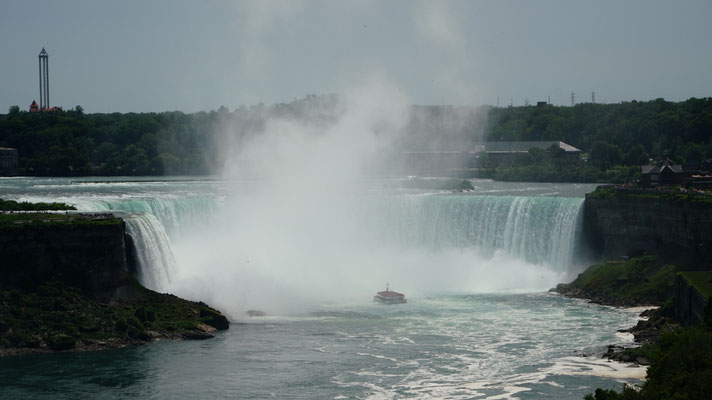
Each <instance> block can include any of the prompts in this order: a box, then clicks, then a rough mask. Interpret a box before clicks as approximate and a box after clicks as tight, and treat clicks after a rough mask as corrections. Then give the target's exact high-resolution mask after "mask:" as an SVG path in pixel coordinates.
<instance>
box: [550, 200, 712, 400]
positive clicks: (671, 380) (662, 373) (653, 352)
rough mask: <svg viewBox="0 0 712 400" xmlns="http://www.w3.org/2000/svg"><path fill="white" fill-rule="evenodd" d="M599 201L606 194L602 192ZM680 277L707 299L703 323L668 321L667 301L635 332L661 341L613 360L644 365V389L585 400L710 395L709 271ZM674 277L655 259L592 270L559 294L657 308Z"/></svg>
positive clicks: (603, 393)
mask: <svg viewBox="0 0 712 400" xmlns="http://www.w3.org/2000/svg"><path fill="white" fill-rule="evenodd" d="M600 195H603V196H605V195H607V194H606V192H605V191H604V192H603V194H600ZM680 274H681V275H682V276H683V277H685V279H687V280H688V282H690V283H691V284H693V285H694V286H695V287H697V288H698V289H699V290H700V291H703V290H704V292H703V293H704V295H705V296H707V297H708V301H707V306H706V308H705V321H704V323H703V324H701V325H699V326H688V327H681V326H680V324H679V323H677V322H675V321H673V320H671V318H673V317H674V299H673V298H668V299H667V300H666V301H665V302H664V304H663V306H662V307H660V308H659V309H658V310H656V311H655V312H654V313H653V314H652V316H651V317H650V319H649V320H648V321H647V322H645V323H641V324H642V327H641V328H640V329H641V330H639V331H634V332H637V333H635V334H636V335H638V334H649V332H650V330H651V329H653V330H657V331H659V332H661V333H662V336H661V337H660V339H659V340H657V341H656V342H652V343H646V344H644V345H642V346H641V347H637V348H629V349H625V350H624V353H625V354H624V356H623V357H618V358H617V359H628V360H631V359H635V360H641V357H642V358H645V359H647V360H648V361H649V362H650V367H649V368H648V373H647V377H646V381H645V383H644V384H643V385H642V386H641V387H640V388H635V387H631V386H628V385H624V386H623V388H622V390H621V391H620V392H618V391H616V390H607V389H600V388H599V389H596V391H595V392H594V393H591V394H588V395H586V396H585V399H586V400H649V399H650V400H663V399H665V400H666V399H704V398H707V397H709V393H712V298H710V297H709V295H710V291H712V283H711V282H710V281H709V279H710V277H712V271H694V272H689V271H684V272H680ZM674 276H675V273H674V267H673V266H672V265H664V264H663V263H662V261H661V260H660V259H659V258H658V257H655V256H645V257H640V258H635V259H631V260H629V261H627V262H614V263H604V264H597V265H593V266H591V267H589V268H588V269H587V270H586V271H585V272H583V273H582V274H581V275H579V277H578V278H577V279H576V280H575V281H574V282H573V283H571V284H570V285H565V287H564V288H563V289H565V290H573V291H574V294H584V295H585V296H586V297H589V298H594V299H596V298H597V296H599V298H600V297H601V296H602V297H604V298H606V299H608V300H609V303H616V301H615V299H618V300H620V301H619V303H621V304H626V303H628V302H629V300H630V299H635V300H636V301H638V302H643V303H645V302H651V303H657V302H659V300H660V299H664V297H665V295H664V294H665V292H666V290H665V288H666V287H667V286H668V285H669V284H671V283H672V280H673V279H674ZM565 290H564V291H565ZM576 290H579V292H576ZM660 304H662V303H660ZM641 324H639V325H638V327H640V326H641ZM638 327H636V328H638ZM636 328H634V329H636ZM636 337H637V336H636Z"/></svg>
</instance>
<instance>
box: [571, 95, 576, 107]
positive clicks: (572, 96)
mask: <svg viewBox="0 0 712 400" xmlns="http://www.w3.org/2000/svg"><path fill="white" fill-rule="evenodd" d="M574 104H576V102H575V101H574V92H571V107H573V106H574Z"/></svg>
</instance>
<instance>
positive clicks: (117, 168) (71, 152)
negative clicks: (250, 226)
mask: <svg viewBox="0 0 712 400" xmlns="http://www.w3.org/2000/svg"><path fill="white" fill-rule="evenodd" d="M339 101H340V100H339V98H338V97H337V96H335V95H327V96H314V95H310V96H307V97H305V98H303V99H298V100H294V101H293V102H290V103H286V104H285V103H282V104H275V105H272V106H264V105H262V104H259V105H255V106H252V107H249V108H248V107H244V106H242V107H240V108H238V109H236V110H234V111H232V112H231V111H229V110H227V109H226V108H224V107H221V108H220V109H219V110H217V111H210V112H199V113H194V114H184V113H181V112H163V113H143V114H134V113H129V114H119V113H113V114H85V113H84V112H83V110H82V109H81V107H79V106H78V107H77V108H76V109H74V110H70V111H57V112H43V113H29V112H26V111H20V110H19V108H18V107H11V110H10V112H9V113H8V114H5V115H0V146H2V147H15V148H17V149H18V151H19V154H20V172H21V173H22V174H25V175H40V176H41V175H49V176H77V175H181V174H183V175H201V174H209V173H215V172H219V170H220V168H221V167H222V166H223V165H224V164H225V163H226V162H227V161H228V158H227V157H229V155H228V154H225V153H226V152H225V151H221V150H224V144H225V143H234V144H236V145H240V144H242V143H245V142H247V141H249V140H250V139H251V138H253V137H255V136H259V135H261V134H262V133H263V132H264V129H265V126H266V125H267V122H268V121H269V120H270V119H272V118H287V119H291V120H297V121H303V122H304V123H305V124H308V125H315V126H319V127H323V126H328V125H329V124H330V123H332V122H333V121H334V120H335V119H336V118H338V116H339V115H340V114H339V113H340V112H342V111H343V109H342V107H341V104H340V103H339ZM412 111H413V114H412V115H411V120H410V121H409V124H408V125H407V126H406V128H405V130H404V132H406V133H407V134H406V135H404V138H402V139H401V141H400V142H399V146H400V147H401V148H403V149H404V150H412V149H415V150H418V149H437V148H438V146H442V145H447V146H450V147H456V148H461V147H462V148H466V147H467V146H469V145H470V144H472V143H474V142H478V141H481V140H482V139H484V140H485V141H564V142H566V143H568V144H570V145H573V146H575V147H577V148H579V149H581V150H582V151H584V153H586V154H588V161H582V160H577V159H573V160H572V159H570V158H568V157H565V155H564V154H563V153H562V152H561V151H560V150H557V149H549V150H541V149H533V150H531V151H530V152H529V153H526V154H522V155H521V156H519V157H515V158H514V159H512V160H510V161H509V162H508V163H507V164H504V165H499V166H497V167H496V168H495V167H494V166H492V165H490V163H489V161H488V160H487V157H478V158H476V159H473V160H472V163H471V165H470V167H471V168H476V169H477V170H478V171H480V172H481V175H480V176H481V177H489V178H494V179H498V180H528V181H555V182H563V181H566V182H610V183H625V182H629V181H632V180H635V179H636V178H637V177H638V174H639V168H638V166H639V165H641V164H646V163H647V162H648V161H649V160H650V159H655V160H659V159H661V158H663V155H664V154H666V152H667V154H668V155H669V156H670V158H672V159H673V160H674V161H675V162H676V163H687V164H695V163H699V162H701V161H703V160H704V159H707V158H712V140H711V139H710V138H711V137H712V98H703V99H696V98H691V99H689V100H687V101H684V102H679V103H674V102H668V101H665V100H663V99H657V100H653V101H648V102H637V101H632V102H624V103H620V104H578V105H576V106H574V107H554V106H550V105H549V106H544V107H534V106H531V107H529V106H527V107H507V108H494V107H484V108H474V107H452V106H413V107H412ZM485 114H486V116H487V118H486V120H487V123H486V125H485V126H483V124H482V122H481V121H483V120H485V118H484V116H485Z"/></svg>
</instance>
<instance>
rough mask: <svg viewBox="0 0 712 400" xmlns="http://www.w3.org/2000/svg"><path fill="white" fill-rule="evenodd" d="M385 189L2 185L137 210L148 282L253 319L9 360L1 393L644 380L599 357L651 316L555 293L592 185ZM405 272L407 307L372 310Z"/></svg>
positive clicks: (497, 392) (362, 395) (152, 394)
mask: <svg viewBox="0 0 712 400" xmlns="http://www.w3.org/2000/svg"><path fill="white" fill-rule="evenodd" d="M366 186H367V190H362V189H363V188H360V189H359V191H358V192H357V193H348V196H341V195H335V194H332V193H329V192H328V191H320V190H319V189H318V188H317V189H310V192H309V194H308V195H307V196H306V198H307V199H309V200H308V201H305V200H304V197H302V196H304V195H305V192H303V191H301V190H297V191H292V190H290V189H289V188H284V190H280V191H267V192H265V191H263V190H262V189H263V188H260V185H259V182H252V181H239V182H235V181H222V180H195V179H190V178H188V179H139V180H136V179H120V178H98V179H97V178H81V179H74V178H9V179H0V197H2V198H5V199H15V200H26V201H63V202H67V203H70V204H73V205H76V206H77V207H78V208H79V209H80V210H83V211H107V210H115V211H119V212H120V213H122V214H121V215H122V216H123V217H124V218H125V219H126V220H127V229H128V231H129V233H130V234H131V235H132V237H133V240H134V241H135V245H136V247H137V249H138V250H139V253H141V254H140V255H139V257H141V256H142V258H141V259H140V260H139V263H140V279H141V280H142V282H143V283H144V284H146V285H147V286H149V287H152V288H154V289H156V290H161V291H168V292H172V293H176V294H179V295H181V296H184V297H188V298H193V299H202V300H206V301H207V302H208V303H210V304H212V305H214V306H217V307H218V308H220V309H222V310H224V311H225V312H226V313H228V315H230V317H231V319H232V320H233V321H234V322H233V324H232V325H231V327H230V330H228V331H227V332H222V333H219V334H218V336H217V337H216V338H215V339H212V340H207V341H161V342H156V343H152V344H149V345H145V346H140V347H135V348H125V349H119V350H111V351H102V352H86V353H63V354H50V355H34V356H21V357H9V358H2V359H0V398H3V399H4V398H7V399H22V398H28V399H31V398H47V399H50V398H51V399H75V398H148V399H182V398H185V399H196V398H210V397H213V398H254V399H264V398H285V399H287V398H290V399H291V398H304V399H321V398H324V399H390V398H433V399H473V398H482V399H484V398H490V399H496V398H520V399H545V398H546V399H572V398H574V399H575V398H583V396H584V395H585V394H587V393H590V392H592V391H593V390H594V389H595V388H596V387H604V388H616V389H620V386H621V384H622V382H632V383H635V382H639V379H641V378H642V377H643V375H644V369H642V368H633V367H628V366H624V365H620V364H616V363H610V362H607V361H605V360H601V359H600V358H599V356H600V354H601V353H602V352H603V351H604V350H605V346H606V345H607V344H613V343H619V344H620V343H627V342H629V341H630V340H631V339H632V338H631V337H629V336H627V335H624V334H619V333H616V331H617V330H618V329H622V328H627V327H630V326H632V325H634V324H635V322H636V320H637V315H638V313H639V312H640V310H630V309H614V308H611V307H604V306H599V305H594V304H588V303H586V302H584V301H581V300H575V299H568V298H564V297H561V296H559V295H556V294H551V293H547V292H546V289H548V288H549V287H552V286H554V284H555V283H556V282H559V281H562V280H565V279H568V278H570V277H571V276H575V274H576V273H578V272H579V271H580V270H581V268H582V264H581V263H582V262H583V261H581V260H579V259H578V258H577V254H578V253H577V249H578V247H579V245H580V243H579V241H580V218H581V217H580V210H581V206H582V201H583V198H582V197H583V194H584V193H586V192H588V191H590V190H592V189H593V186H591V185H554V184H520V183H517V184H511V183H498V182H488V181H475V182H474V186H475V190H474V191H472V192H467V193H447V192H429V191H423V190H412V189H411V190H405V189H393V187H394V185H392V182H386V183H384V182H382V181H380V182H369V183H368V185H366ZM395 186H397V185H395ZM315 198H317V199H321V200H313V199H315ZM387 281H390V283H391V287H392V288H393V289H395V290H398V291H402V292H404V293H405V294H406V297H407V299H408V303H407V304H401V305H392V306H383V305H379V304H374V303H372V301H371V297H372V296H373V295H374V294H375V291H377V290H382V289H383V287H382V286H385V283H386V282H387ZM396 285H397V286H396ZM253 308H254V309H260V310H263V311H265V312H266V313H267V316H265V317H248V316H247V315H246V314H245V311H246V310H248V309H253Z"/></svg>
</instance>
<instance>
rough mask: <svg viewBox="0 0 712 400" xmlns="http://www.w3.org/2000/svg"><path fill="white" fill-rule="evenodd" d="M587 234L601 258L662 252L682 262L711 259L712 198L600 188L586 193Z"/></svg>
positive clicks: (696, 263) (697, 263)
mask: <svg viewBox="0 0 712 400" xmlns="http://www.w3.org/2000/svg"><path fill="white" fill-rule="evenodd" d="M584 237H585V240H586V242H587V243H588V244H589V245H590V246H591V247H592V249H593V252H594V254H595V255H597V256H598V257H601V258H607V259H612V258H618V257H621V256H630V257H634V256H640V255H643V254H657V255H660V256H661V257H663V258H664V259H665V260H666V261H669V262H675V263H677V264H679V265H688V266H692V267H703V266H705V265H707V266H708V265H709V263H710V262H712V201H710V200H709V199H708V198H706V197H704V196H696V195H688V194H680V193H674V192H672V193H671V192H659V191H655V190H652V191H651V190H639V189H626V188H613V187H606V188H601V187H599V188H598V189H597V190H596V191H594V192H593V193H589V194H588V195H587V196H586V202H585V204H584Z"/></svg>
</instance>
